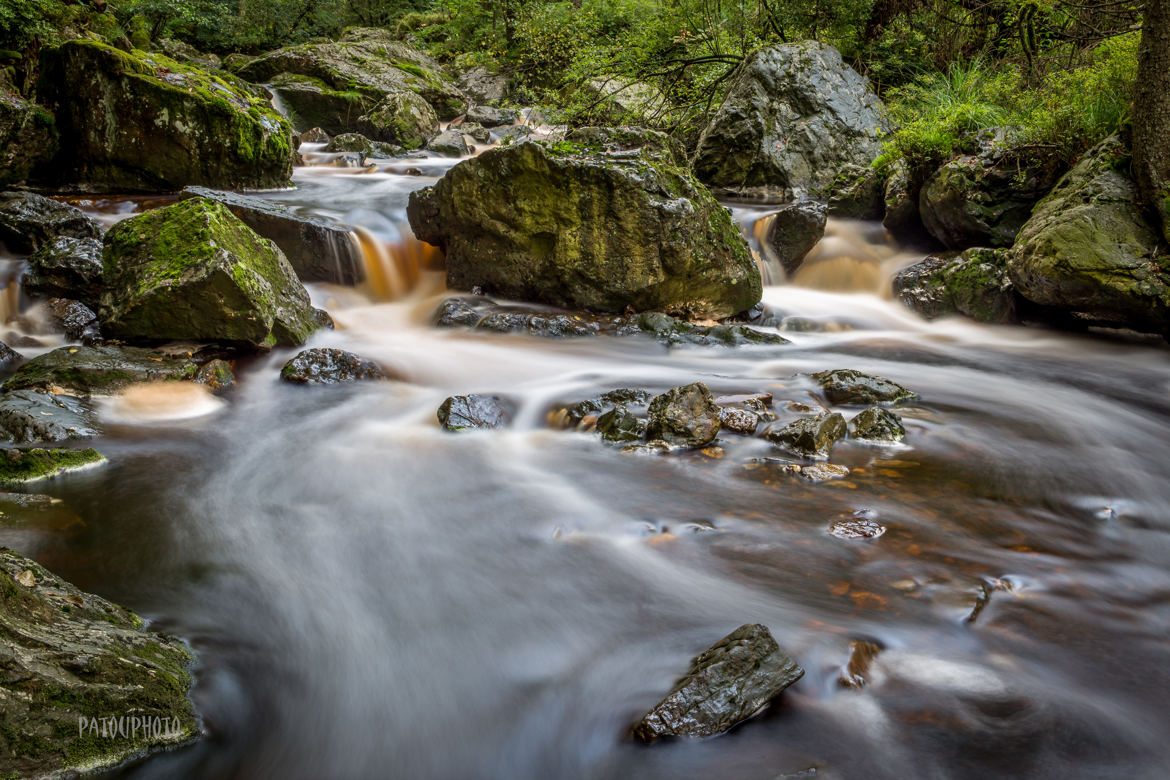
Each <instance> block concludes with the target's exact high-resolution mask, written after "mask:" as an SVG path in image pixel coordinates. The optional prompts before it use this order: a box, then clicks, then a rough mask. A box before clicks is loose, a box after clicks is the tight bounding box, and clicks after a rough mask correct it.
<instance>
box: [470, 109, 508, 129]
mask: <svg viewBox="0 0 1170 780" xmlns="http://www.w3.org/2000/svg"><path fill="white" fill-rule="evenodd" d="M466 117H467V119H466V121H468V122H475V123H476V124H478V125H481V126H483V127H502V126H504V125H514V124H516V123H517V122H518V121H520V112H519V111H517V110H516V109H514V108H493V107H491V106H472V107H471V108H469V109H467V114H466Z"/></svg>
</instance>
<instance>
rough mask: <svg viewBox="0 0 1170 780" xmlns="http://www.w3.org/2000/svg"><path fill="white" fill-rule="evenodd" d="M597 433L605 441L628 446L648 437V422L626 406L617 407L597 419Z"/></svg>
mask: <svg viewBox="0 0 1170 780" xmlns="http://www.w3.org/2000/svg"><path fill="white" fill-rule="evenodd" d="M597 432H598V433H600V434H601V438H602V439H603V440H605V441H608V442H611V443H613V444H628V443H629V442H634V441H641V440H642V439H643V438H644V437H645V436H646V421H645V420H642V419H639V418H638V417H637V416H636V415H635V414H634V413H633V412H631V411H630V410H629V409H627V408H626V407H624V406H615V407H614V408H612V409H610V410H609V411H608V412H606V413H605V414H603V415H601V416H600V417H598V418H597Z"/></svg>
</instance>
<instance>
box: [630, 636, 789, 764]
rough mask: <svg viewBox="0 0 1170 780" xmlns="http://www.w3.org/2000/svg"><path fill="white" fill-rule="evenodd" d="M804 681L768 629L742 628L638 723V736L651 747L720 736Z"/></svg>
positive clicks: (705, 655)
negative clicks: (669, 739) (669, 740)
mask: <svg viewBox="0 0 1170 780" xmlns="http://www.w3.org/2000/svg"><path fill="white" fill-rule="evenodd" d="M803 676H804V669H801V668H800V666H799V665H798V664H797V663H796V661H794V660H793V659H792V658H790V657H789V656H788V655H787V654H786V653H785V652H784V651H783V650H781V649H780V646H779V645H777V644H776V640H775V639H773V638H772V634H771V633H770V632H769V631H768V629H767V628H766V627H764V626H762V625H759V624H748V625H743V626H740V627H739V628H737V629H736V630H735V631H733V632H731V633H730V634H728V635H727V636H725V637H724V638H723V639H721V640H719V641H718V642H716V643H715V644H714V645H712V646H711V647H709V648H708V649H707V650H704V651H703V652H702V653H701V654H699V655H698V656H696V657H695V658H694V659H693V660H692V661H691V667H690V669H688V670H687V673H686V675H684V676H683V677H682V678H681V679H680V680H679V681H678V682H676V683H675V684H674V688H672V689H671V691H670V693H668V694H667V695H666V697H665V698H663V699H662V701H660V702H658V704H656V705H654V707H653V708H651V710H650V711H649V712H648V713H646V715H645V716H643V717H642V719H641V720H639V721H638V722H637V723H636V724H634V726H633V733H634V736H635V737H637V738H638V739H640V740H642V741H643V742H653V741H654V740H656V739H660V738H662V737H669V736H675V737H711V736H714V735H716V734H721V733H723V732H724V731H727V730H728V729H730V728H731V727H732V726H734V725H735V724H737V723H739V722H740V721H743V720H746V719H747V718H750V717H751V716H752V715H755V714H756V713H757V712H759V711H760V710H761V709H763V708H764V707H765V706H766V705H767V704H768V703H769V702H770V701H771V700H772V699H774V698H775V697H776V696H777V695H778V694H779V693H780V692H781V691H783V690H784V689H785V688H787V687H788V686H790V685H792V684H793V683H794V682H796V681H797V680H799V679H800V678H801V677H803Z"/></svg>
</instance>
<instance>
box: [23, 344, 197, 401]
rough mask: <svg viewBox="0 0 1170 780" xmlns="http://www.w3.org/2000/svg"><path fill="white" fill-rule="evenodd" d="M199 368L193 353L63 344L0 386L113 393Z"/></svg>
mask: <svg viewBox="0 0 1170 780" xmlns="http://www.w3.org/2000/svg"><path fill="white" fill-rule="evenodd" d="M197 370H198V365H197V364H196V363H195V361H194V360H193V359H191V358H190V357H174V356H170V355H167V354H165V353H162V352H158V351H155V350H150V349H142V348H141V347H119V346H113V345H103V346H92V347H61V348H60V349H55V350H53V351H52V352H46V353H45V354H43V355H40V356H39V357H35V358H33V359H32V360H30V361H28V362H27V363H25V364H24V365H22V366H21V367H20V368H19V369H17V371H16V373H15V374H13V375H12V376H10V377H9V378H8V379H6V380H5V381H4V384H2V385H0V389H2V390H4V391H5V392H11V391H13V390H38V391H44V392H49V391H52V390H54V389H56V390H58V391H64V392H67V393H72V394H75V395H112V394H113V393H116V392H117V391H119V390H121V389H122V388H124V387H127V386H128V385H131V384H134V383H136V382H155V381H161V380H167V379H169V380H182V379H191V378H193V377H194V376H195V372H196V371H197Z"/></svg>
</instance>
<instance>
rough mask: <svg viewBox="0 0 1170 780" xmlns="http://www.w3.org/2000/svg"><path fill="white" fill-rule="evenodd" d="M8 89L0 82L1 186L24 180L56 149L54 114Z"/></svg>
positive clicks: (51, 155)
mask: <svg viewBox="0 0 1170 780" xmlns="http://www.w3.org/2000/svg"><path fill="white" fill-rule="evenodd" d="M5 92H6V90H5V89H4V88H3V86H2V85H0V187H5V186H8V185H10V184H22V183H24V182H25V181H26V180H27V179H28V178H29V176H30V175H32V173H33V171H34V170H35V169H36V168H37V166H39V165H41V164H42V163H43V162H44V161H46V160H49V159H51V158H52V157H53V154H54V153H55V152H56V150H57V134H56V132H55V130H54V120H53V115H52V114H50V113H49V112H48V111H46V110H45V109H43V108H41V107H40V106H38V105H36V104H35V103H30V102H29V101H27V100H25V99H23V98H21V97H18V96H16V95H8V94H5Z"/></svg>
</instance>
